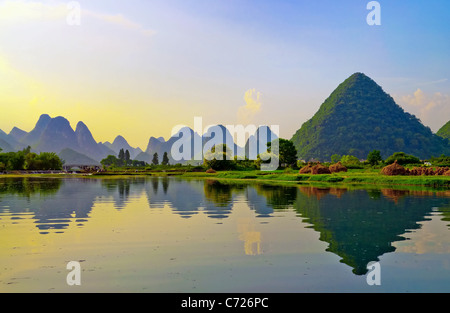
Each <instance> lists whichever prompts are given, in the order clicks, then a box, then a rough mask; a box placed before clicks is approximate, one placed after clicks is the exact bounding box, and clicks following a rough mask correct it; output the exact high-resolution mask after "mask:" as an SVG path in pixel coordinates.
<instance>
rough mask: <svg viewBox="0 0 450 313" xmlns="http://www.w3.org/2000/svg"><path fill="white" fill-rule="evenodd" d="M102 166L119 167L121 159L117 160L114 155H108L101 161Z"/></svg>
mask: <svg viewBox="0 0 450 313" xmlns="http://www.w3.org/2000/svg"><path fill="white" fill-rule="evenodd" d="M100 164H101V165H103V167H108V166H117V165H118V164H119V159H117V158H116V156H114V155H108V156H107V157H106V158H104V159H103V160H101V161H100Z"/></svg>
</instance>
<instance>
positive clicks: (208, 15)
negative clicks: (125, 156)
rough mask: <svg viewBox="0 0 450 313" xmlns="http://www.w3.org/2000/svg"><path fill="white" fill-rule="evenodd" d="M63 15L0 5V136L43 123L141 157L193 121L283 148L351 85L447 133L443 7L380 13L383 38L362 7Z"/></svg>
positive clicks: (144, 4)
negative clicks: (123, 146) (363, 80)
mask: <svg viewBox="0 0 450 313" xmlns="http://www.w3.org/2000/svg"><path fill="white" fill-rule="evenodd" d="M72 2H73V1H72ZM72 2H71V1H21V0H17V1H0V108H1V114H0V129H2V130H3V131H5V132H7V133H9V131H10V130H11V129H12V127H14V126H17V127H19V128H21V129H23V130H25V131H30V130H31V129H32V128H33V126H34V125H35V123H36V121H37V119H38V118H39V116H40V115H41V114H43V113H47V114H49V115H50V116H52V117H56V116H59V115H61V116H64V117H66V118H67V119H68V120H69V121H70V122H71V124H72V127H74V128H75V126H76V124H77V122H78V121H83V122H84V123H85V124H86V125H87V126H88V127H89V128H90V130H91V132H92V133H93V135H94V138H95V139H96V140H97V141H112V140H114V138H115V137H116V136H117V135H119V134H120V135H122V136H124V137H125V138H126V139H127V140H128V142H129V143H130V144H131V145H133V146H139V147H141V148H142V149H145V148H146V146H147V143H148V139H149V138H150V136H154V137H159V136H162V137H165V138H166V139H167V138H168V137H169V136H170V134H171V130H172V128H173V127H174V126H176V125H179V124H185V125H188V126H191V127H192V126H193V121H194V117H196V116H200V117H203V121H204V126H206V125H208V124H217V123H221V124H224V125H227V124H233V125H234V124H249V123H251V124H256V125H261V124H266V125H280V135H281V137H283V138H288V139H290V138H291V136H292V135H293V134H294V132H295V131H296V130H297V129H298V128H300V126H301V125H302V123H304V122H305V121H307V120H308V119H309V118H311V117H312V116H313V115H314V113H315V112H316V111H317V109H318V108H319V106H320V105H321V104H322V103H323V101H324V100H325V99H326V98H327V97H328V96H329V94H330V93H331V92H332V91H333V90H334V89H335V88H336V87H337V86H338V85H339V83H341V82H342V81H343V80H345V79H346V78H347V77H348V76H350V75H351V74H353V73H354V72H363V73H365V74H366V75H368V76H369V77H371V78H372V79H374V80H375V81H376V82H377V83H378V84H380V85H381V86H382V87H383V89H384V90H385V91H386V92H388V93H389V94H391V95H392V96H393V97H394V99H395V100H396V102H397V103H398V104H399V105H401V106H402V107H403V108H404V109H405V110H406V111H408V112H410V113H413V114H415V115H416V116H418V117H419V118H420V119H421V120H422V122H423V123H424V124H425V125H427V126H429V127H430V128H431V129H432V130H433V131H437V130H438V129H439V128H440V127H441V126H442V125H444V124H445V123H446V122H447V121H448V120H449V119H450V81H449V73H450V60H449V56H450V40H449V39H450V18H449V17H450V5H449V4H448V1H444V0H442V1H437V0H435V1H433V0H432V1H411V0H408V1H407V0H396V1H392V0H390V1H387V0H380V1H379V3H380V5H381V25H380V26H369V25H368V24H367V22H366V17H367V15H368V13H369V12H370V10H368V9H367V8H366V6H367V3H368V2H369V1H362V0H346V1H341V0H339V1H337V0H335V1H325V0H323V1H306V0H305V1H301V0H298V1H267V0H145V1H144V0H141V1H138V0H128V1H113V0H89V1H77V2H75V3H72ZM68 4H69V6H68ZM77 4H78V5H79V8H80V9H81V11H79V12H80V15H79V16H78V15H77V12H78V11H77ZM77 18H79V19H77ZM78 21H79V23H78Z"/></svg>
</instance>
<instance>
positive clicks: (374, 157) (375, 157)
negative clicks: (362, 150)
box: [367, 150, 383, 165]
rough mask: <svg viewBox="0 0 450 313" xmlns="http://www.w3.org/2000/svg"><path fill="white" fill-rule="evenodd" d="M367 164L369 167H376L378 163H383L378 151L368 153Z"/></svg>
mask: <svg viewBox="0 0 450 313" xmlns="http://www.w3.org/2000/svg"><path fill="white" fill-rule="evenodd" d="M367 162H369V164H370V165H377V164H378V163H379V162H383V158H382V157H381V153H380V151H379V150H373V151H372V152H369V154H368V155H367Z"/></svg>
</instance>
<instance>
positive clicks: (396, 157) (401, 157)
mask: <svg viewBox="0 0 450 313" xmlns="http://www.w3.org/2000/svg"><path fill="white" fill-rule="evenodd" d="M395 161H397V163H398V164H400V165H406V164H418V163H420V159H419V158H417V157H415V156H413V155H409V154H406V153H404V152H396V153H394V154H393V155H391V156H390V157H388V158H387V159H386V161H385V162H386V164H392V163H394V162H395Z"/></svg>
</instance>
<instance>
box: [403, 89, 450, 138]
mask: <svg viewBox="0 0 450 313" xmlns="http://www.w3.org/2000/svg"><path fill="white" fill-rule="evenodd" d="M395 100H396V102H397V103H398V104H399V105H401V106H402V107H403V108H404V109H405V111H407V112H409V113H412V114H414V115H416V116H417V117H418V118H420V120H421V121H422V123H424V124H425V125H426V126H429V127H430V128H431V129H432V130H433V131H435V132H436V131H438V130H439V128H441V127H442V125H444V124H445V123H447V122H448V120H449V117H450V95H448V94H442V93H440V92H436V93H434V94H427V93H425V92H424V91H423V90H422V89H420V88H418V89H417V90H416V91H415V92H414V93H413V94H412V95H404V96H399V97H396V99H395Z"/></svg>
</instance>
